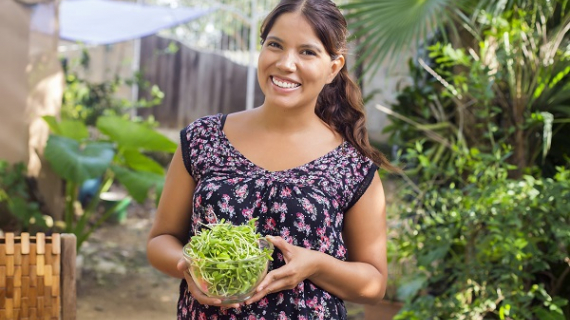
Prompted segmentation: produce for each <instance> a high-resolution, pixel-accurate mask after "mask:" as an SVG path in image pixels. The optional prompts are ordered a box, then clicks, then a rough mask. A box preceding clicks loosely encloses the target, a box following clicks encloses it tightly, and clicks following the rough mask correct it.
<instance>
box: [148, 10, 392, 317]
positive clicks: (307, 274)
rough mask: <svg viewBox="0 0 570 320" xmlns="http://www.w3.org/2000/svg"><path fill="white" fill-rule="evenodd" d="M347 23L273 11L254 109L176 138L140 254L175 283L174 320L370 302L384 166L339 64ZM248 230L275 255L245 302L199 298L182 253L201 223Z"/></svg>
mask: <svg viewBox="0 0 570 320" xmlns="http://www.w3.org/2000/svg"><path fill="white" fill-rule="evenodd" d="M346 34H347V31H346V21H345V19H344V17H343V16H342V14H341V13H340V11H339V10H338V8H337V7H336V5H335V4H334V3H333V2H332V1H323V0H283V1H281V2H280V3H279V4H278V5H277V7H276V8H275V9H274V10H273V11H272V12H271V13H270V14H269V15H268V17H267V18H266V19H265V21H264V23H263V25H262V29H261V39H262V44H263V46H262V49H261V53H260V56H259V64H258V66H259V67H258V81H259V84H260V87H261V89H262V91H263V93H264V94H265V101H264V103H263V104H262V105H261V106H259V107H257V108H255V109H253V110H247V111H243V112H238V113H232V114H229V115H225V114H218V115H212V116H207V117H203V118H200V119H198V120H196V121H194V122H193V123H191V124H190V125H189V126H188V127H186V128H185V129H183V130H182V131H181V136H180V137H181V144H180V147H179V149H178V150H177V152H176V154H175V156H174V158H173V160H172V163H171V165H170V168H169V172H168V175H167V179H166V183H165V187H164V191H163V193H162V198H161V200H160V204H159V206H158V210H157V216H156V220H155V223H154V225H153V228H152V230H151V232H150V235H149V240H148V244H147V252H148V258H149V260H150V262H151V263H152V264H153V265H154V266H155V267H156V268H157V269H159V270H161V271H163V272H165V273H167V274H169V275H171V276H174V277H178V278H181V279H183V280H182V281H181V286H180V300H179V304H178V316H179V319H335V320H337V319H340V320H342V319H347V312H346V307H345V304H344V301H345V300H346V301H352V302H356V303H365V304H376V303H378V302H379V301H380V300H381V299H382V298H383V296H384V294H385V290H386V282H387V266H386V217H385V196H384V191H383V187H382V183H381V181H380V178H379V175H378V173H377V170H378V169H379V168H385V169H389V170H390V169H392V168H393V167H392V166H391V165H390V164H389V162H388V161H387V160H386V158H385V157H384V156H383V155H382V154H381V153H380V152H378V151H377V150H375V149H373V148H372V147H371V146H370V144H369V142H368V135H367V131H366V127H365V124H366V119H365V116H364V113H363V104H362V97H361V94H360V91H359V89H358V87H357V86H356V85H355V83H354V82H353V81H352V80H351V79H350V76H349V74H348V71H347V67H346V64H345V56H344V55H345V53H346ZM222 219H223V220H224V221H228V222H231V223H232V224H235V225H241V224H246V223H248V222H250V221H252V220H253V219H255V220H254V221H256V224H255V226H256V230H257V232H259V233H261V234H262V235H264V236H266V238H267V239H268V241H270V242H271V243H272V244H273V245H274V247H275V251H274V253H273V255H272V259H273V261H272V262H271V263H270V267H269V270H270V271H269V272H268V273H267V275H266V276H265V278H264V279H263V280H262V281H261V283H260V284H259V286H258V287H257V290H256V291H255V292H254V293H253V294H252V296H250V297H247V298H245V299H244V300H243V301H239V302H237V303H232V304H223V303H222V300H220V299H218V298H215V297H210V296H208V295H206V294H204V293H203V292H201V291H200V290H199V289H198V288H197V287H196V284H195V283H194V281H193V280H192V279H191V276H190V275H189V274H188V272H187V270H188V266H187V264H186V262H185V261H184V259H183V258H182V247H183V246H184V245H185V244H186V243H188V242H189V241H190V239H192V237H193V236H195V228H196V226H199V225H201V224H213V223H217V222H219V221H222Z"/></svg>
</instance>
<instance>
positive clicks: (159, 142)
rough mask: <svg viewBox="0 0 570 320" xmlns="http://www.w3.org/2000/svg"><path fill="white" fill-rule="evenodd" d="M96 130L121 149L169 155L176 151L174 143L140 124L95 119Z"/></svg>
mask: <svg viewBox="0 0 570 320" xmlns="http://www.w3.org/2000/svg"><path fill="white" fill-rule="evenodd" d="M97 128H98V129H99V130H100V131H101V132H102V133H104V134H105V135H107V136H108V137H109V138H110V139H111V140H113V141H115V142H117V143H118V144H119V145H120V146H123V147H127V148H139V149H143V150H147V151H166V152H171V153H174V151H176V143H174V142H173V141H172V140H170V139H168V138H167V137H166V136H164V135H162V134H161V133H159V132H157V131H154V130H153V129H151V128H148V127H146V126H144V125H142V124H140V123H135V122H132V121H129V120H127V119H123V118H121V117H117V116H104V117H99V119H97Z"/></svg>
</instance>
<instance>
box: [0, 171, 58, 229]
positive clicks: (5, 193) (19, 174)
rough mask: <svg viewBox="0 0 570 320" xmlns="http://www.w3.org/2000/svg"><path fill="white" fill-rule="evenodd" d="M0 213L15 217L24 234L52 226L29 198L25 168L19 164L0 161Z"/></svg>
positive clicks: (48, 219)
mask: <svg viewBox="0 0 570 320" xmlns="http://www.w3.org/2000/svg"><path fill="white" fill-rule="evenodd" d="M0 213H2V215H3V216H5V217H6V216H12V217H15V218H16V219H17V220H18V222H19V224H20V228H21V231H24V232H29V231H30V229H31V228H36V229H38V230H46V229H47V228H49V227H52V226H53V220H52V219H51V217H50V216H47V215H44V214H42V212H41V210H40V206H39V203H38V202H37V201H36V200H35V199H33V197H32V196H31V192H30V188H29V186H28V183H27V177H26V166H25V165H24V164H23V163H21V162H19V163H15V164H9V163H8V162H7V161H6V160H0Z"/></svg>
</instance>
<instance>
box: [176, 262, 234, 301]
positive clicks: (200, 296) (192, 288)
mask: <svg viewBox="0 0 570 320" xmlns="http://www.w3.org/2000/svg"><path fill="white" fill-rule="evenodd" d="M183 262H184V261H183ZM177 267H178V269H179V270H180V262H179V263H178V265H177ZM182 269H183V273H184V279H185V280H186V283H187V284H188V292H190V294H192V297H194V299H196V301H198V302H199V303H200V304H204V305H210V306H216V307H224V308H239V307H240V304H239V303H231V304H224V303H223V301H222V300H220V299H217V298H212V297H208V296H207V295H205V294H204V293H203V292H202V291H200V289H199V288H198V286H197V285H196V283H195V282H194V280H193V279H192V276H191V275H190V273H189V272H188V268H187V267H186V263H185V262H184V264H183V268H182Z"/></svg>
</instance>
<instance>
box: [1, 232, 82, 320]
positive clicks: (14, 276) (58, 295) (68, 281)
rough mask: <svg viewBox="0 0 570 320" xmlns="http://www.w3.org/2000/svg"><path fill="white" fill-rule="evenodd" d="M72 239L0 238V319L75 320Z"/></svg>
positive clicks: (54, 236)
mask: <svg viewBox="0 0 570 320" xmlns="http://www.w3.org/2000/svg"><path fill="white" fill-rule="evenodd" d="M76 242H77V240H76V237H75V235H73V234H52V235H51V236H46V235H45V234H43V233H38V234H36V235H35V236H30V234H28V233H22V234H21V235H20V236H15V235H14V234H13V233H7V234H6V235H5V236H3V237H0V319H2V320H4V319H5V320H24V319H29V320H32V319H34V320H35V319H37V320H40V319H42V320H59V319H62V320H75V319H76V284H75V256H76V247H75V246H76Z"/></svg>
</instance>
